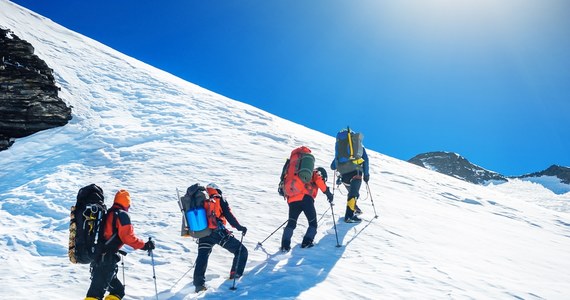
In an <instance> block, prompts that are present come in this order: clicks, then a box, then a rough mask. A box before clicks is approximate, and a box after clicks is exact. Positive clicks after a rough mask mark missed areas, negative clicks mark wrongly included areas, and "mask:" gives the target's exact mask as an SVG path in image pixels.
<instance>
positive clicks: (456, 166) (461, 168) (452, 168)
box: [408, 151, 507, 184]
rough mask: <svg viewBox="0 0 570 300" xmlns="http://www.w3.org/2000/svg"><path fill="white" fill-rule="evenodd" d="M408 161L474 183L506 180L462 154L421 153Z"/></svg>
mask: <svg viewBox="0 0 570 300" xmlns="http://www.w3.org/2000/svg"><path fill="white" fill-rule="evenodd" d="M408 162H410V163H413V164H416V165H418V166H420V167H424V168H426V169H430V170H433V171H437V172H439V173H443V174H446V175H449V176H452V177H455V178H458V179H461V180H465V181H468V182H471V183H475V184H485V183H487V182H489V181H498V182H504V181H507V179H506V178H505V176H503V175H501V174H499V173H496V172H493V171H489V170H485V169H483V168H481V167H479V166H477V165H474V164H472V163H471V162H469V161H468V160H467V159H465V158H464V157H463V156H461V155H459V154H457V153H453V152H443V151H438V152H428V153H422V154H418V155H416V156H414V157H413V158H411V159H410V160H408Z"/></svg>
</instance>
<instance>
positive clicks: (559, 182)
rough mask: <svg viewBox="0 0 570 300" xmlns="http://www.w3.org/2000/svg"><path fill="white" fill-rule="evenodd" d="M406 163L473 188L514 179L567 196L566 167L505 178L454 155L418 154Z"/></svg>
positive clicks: (568, 178) (568, 176)
mask: <svg viewBox="0 0 570 300" xmlns="http://www.w3.org/2000/svg"><path fill="white" fill-rule="evenodd" d="M408 162H410V163H413V164H416V165H418V166H420V167H424V168H426V169H428V170H432V171H436V172H439V173H442V174H446V175H449V176H452V177H455V178H458V179H461V180H465V181H467V182H471V183H475V184H483V185H488V184H491V183H492V184H500V183H505V182H508V181H509V180H513V179H521V180H524V181H530V182H534V183H538V184H541V185H542V186H544V187H545V188H547V189H549V190H551V191H552V192H554V193H555V194H564V193H567V192H570V168H569V167H563V166H557V165H552V166H550V167H549V168H547V169H545V170H543V171H540V172H534V173H531V174H525V175H520V176H505V175H502V174H499V173H497V172H494V171H490V170H487V169H485V168H483V167H480V166H478V165H476V164H473V163H471V162H470V161H469V160H467V159H466V158H464V157H463V156H461V155H459V154H457V153H453V152H445V151H438V152H428V153H422V154H418V155H416V156H414V157H413V158H411V159H410V160H408Z"/></svg>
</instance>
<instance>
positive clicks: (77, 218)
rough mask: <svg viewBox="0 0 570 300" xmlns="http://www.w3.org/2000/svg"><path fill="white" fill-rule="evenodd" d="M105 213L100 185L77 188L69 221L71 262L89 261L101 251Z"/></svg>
mask: <svg viewBox="0 0 570 300" xmlns="http://www.w3.org/2000/svg"><path fill="white" fill-rule="evenodd" d="M106 215H107V207H106V206H105V197H104V196H103V189H101V187H99V186H98V185H96V184H90V185H88V186H85V187H83V188H81V189H79V192H78V193H77V202H76V203H75V205H74V206H72V207H71V213H70V218H71V219H70V221H69V251H68V255H69V260H70V261H71V262H72V263H74V264H88V263H91V262H92V261H95V260H96V259H97V258H98V256H99V255H100V254H101V253H102V252H103V247H104V238H103V226H104V221H105V216H106Z"/></svg>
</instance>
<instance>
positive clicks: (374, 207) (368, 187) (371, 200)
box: [366, 182, 378, 219]
mask: <svg viewBox="0 0 570 300" xmlns="http://www.w3.org/2000/svg"><path fill="white" fill-rule="evenodd" d="M366 189H368V194H369V195H370V202H372V208H373V209H374V218H375V219H377V218H378V214H377V213H376V206H374V199H372V193H371V192H370V186H369V185H368V182H367V183H366Z"/></svg>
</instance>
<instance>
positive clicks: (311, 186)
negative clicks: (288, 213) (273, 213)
mask: <svg viewBox="0 0 570 300" xmlns="http://www.w3.org/2000/svg"><path fill="white" fill-rule="evenodd" d="M319 189H320V190H321V192H323V193H324V192H325V191H326V190H327V184H326V183H325V181H324V180H323V178H322V177H321V175H320V174H319V172H317V171H313V178H311V181H309V182H308V183H306V184H305V186H304V190H303V192H302V193H299V194H297V195H294V196H290V197H287V203H291V202H297V201H301V200H303V198H304V197H305V195H309V196H311V197H313V199H315V197H317V193H318V192H319Z"/></svg>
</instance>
